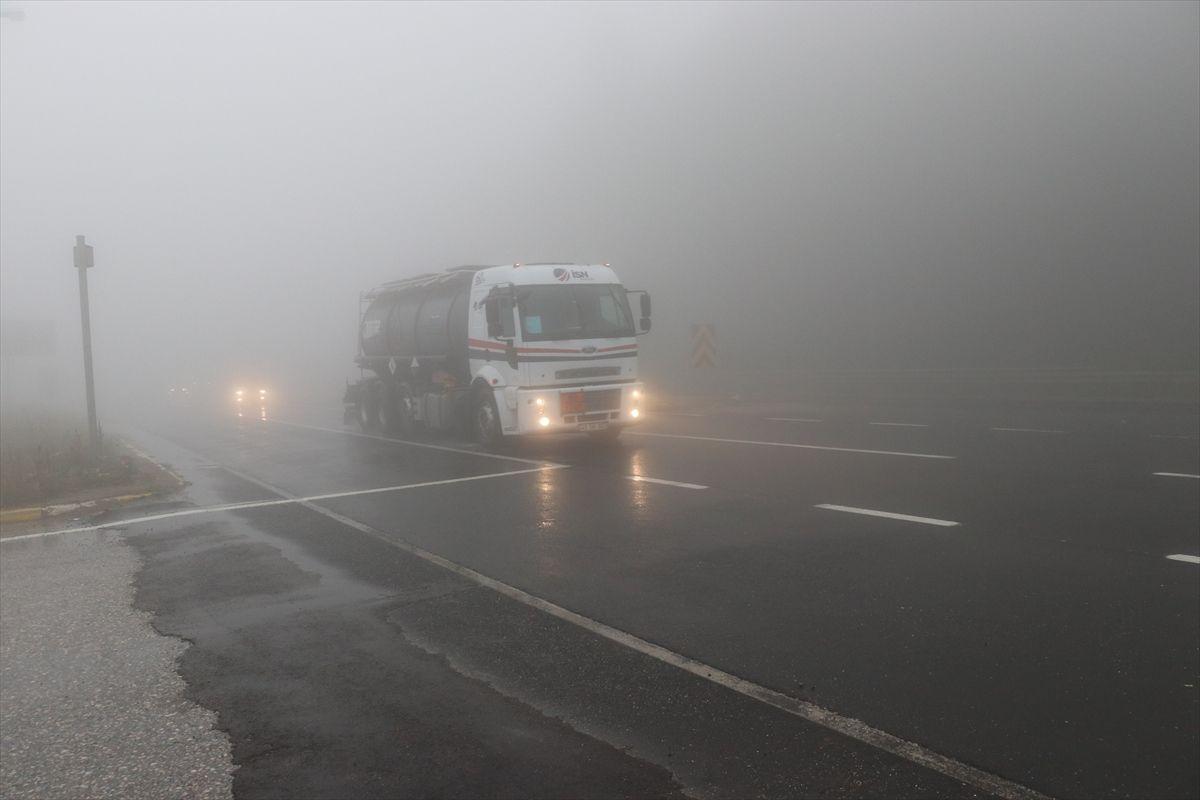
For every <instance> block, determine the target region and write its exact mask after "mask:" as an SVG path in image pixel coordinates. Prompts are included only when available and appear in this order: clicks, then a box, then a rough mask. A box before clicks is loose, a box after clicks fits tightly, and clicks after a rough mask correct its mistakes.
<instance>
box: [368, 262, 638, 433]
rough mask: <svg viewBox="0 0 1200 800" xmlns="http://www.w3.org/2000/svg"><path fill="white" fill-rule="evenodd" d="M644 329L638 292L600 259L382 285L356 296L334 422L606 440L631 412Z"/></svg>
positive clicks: (453, 272) (633, 417)
mask: <svg viewBox="0 0 1200 800" xmlns="http://www.w3.org/2000/svg"><path fill="white" fill-rule="evenodd" d="M631 297H632V298H635V299H636V300H637V303H636V307H637V310H638V312H639V314H638V317H637V319H635V318H634V314H633V312H632V309H631V306H630V298H631ZM649 330H650V296H649V294H647V293H646V292H644V291H628V290H626V289H625V287H623V286H622V285H621V282H620V280H619V279H618V278H617V275H616V273H615V272H613V270H612V269H610V268H609V267H608V266H601V265H577V264H524V265H522V264H511V265H504V266H491V267H479V266H468V267H455V268H453V269H449V270H447V271H445V272H440V273H431V274H426V275H420V276H417V277H415V278H409V279H406V280H400V281H393V282H391V283H385V284H383V285H382V286H380V287H378V288H377V289H373V290H372V291H370V292H366V293H364V294H363V295H362V297H361V303H360V319H359V353H358V357H357V359H356V363H357V364H358V366H359V368H360V370H361V377H360V378H359V379H358V380H356V381H354V382H351V383H348V384H347V386H346V395H345V399H344V402H345V409H346V421H347V422H348V423H353V422H357V424H358V425H359V426H361V428H362V429H363V430H364V431H371V432H376V431H382V432H385V433H388V434H391V435H395V436H400V437H406V436H410V435H412V434H413V433H414V432H415V431H416V430H417V429H418V428H419V427H424V428H426V429H428V430H438V431H441V430H454V429H458V430H461V431H464V432H466V433H468V434H469V435H471V436H472V437H474V438H475V439H476V440H478V441H479V442H480V443H482V444H484V445H486V446H494V445H496V444H498V443H499V442H500V441H501V440H502V439H503V438H504V437H506V436H521V435H526V434H548V433H565V432H575V431H581V432H585V433H588V434H591V435H592V436H594V437H597V438H607V439H615V438H616V437H617V436H618V435H620V432H621V430H622V429H623V428H625V427H627V426H629V425H634V424H637V423H638V421H639V420H640V419H641V416H642V413H643V404H642V399H643V398H642V394H643V391H642V384H641V383H640V382H639V380H638V372H637V356H638V344H637V338H636V337H637V335H639V334H642V333H646V332H648V331H649Z"/></svg>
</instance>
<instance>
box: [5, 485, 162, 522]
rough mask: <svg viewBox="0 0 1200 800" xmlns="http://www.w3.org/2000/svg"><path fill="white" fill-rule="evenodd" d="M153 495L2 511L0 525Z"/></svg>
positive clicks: (121, 496) (126, 501)
mask: <svg viewBox="0 0 1200 800" xmlns="http://www.w3.org/2000/svg"><path fill="white" fill-rule="evenodd" d="M152 494H154V492H139V493H138V494H119V495H114V496H113V497H99V498H96V499H95V500H85V501H83V502H82V503H62V504H59V505H49V506H39V507H37V508H11V509H9V510H7V511H0V524H10V523H16V522H32V521H33V520H35V519H46V518H47V517H56V516H58V515H59V514H67V513H69V512H72V511H79V510H80V509H89V508H96V507H97V506H98V505H100V504H101V503H129V502H132V501H134V500H141V499H142V498H143V497H149V496H151V495H152Z"/></svg>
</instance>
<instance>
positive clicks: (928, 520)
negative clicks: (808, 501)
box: [817, 503, 958, 528]
mask: <svg viewBox="0 0 1200 800" xmlns="http://www.w3.org/2000/svg"><path fill="white" fill-rule="evenodd" d="M817 508H825V509H828V510H830V511H845V512H846V513H848V514H863V515H865V516H868V517H884V518H885V519H898V520H903V521H904V522H920V523H921V524H923V525H939V526H941V527H943V528H952V527H954V526H956V525H958V523H957V522H954V521H953V520H948V519H933V518H932V517H914V516H911V515H909V514H894V513H892V512H891V511H875V510H874V509H870V508H855V507H854V506H835V505H833V504H831V503H819V504H818V505H817Z"/></svg>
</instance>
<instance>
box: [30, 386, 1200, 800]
mask: <svg viewBox="0 0 1200 800" xmlns="http://www.w3.org/2000/svg"><path fill="white" fill-rule="evenodd" d="M264 416H265V418H263V417H264ZM131 436H132V437H133V438H134V439H135V441H137V442H138V443H139V445H140V446H141V447H143V448H144V449H145V450H146V451H147V452H148V453H150V454H151V455H152V456H153V457H154V458H155V459H157V460H159V461H160V462H162V463H166V464H169V466H170V467H171V469H173V470H176V471H177V472H178V473H179V474H181V475H182V476H183V477H184V478H185V479H186V480H188V481H189V482H190V485H189V487H188V488H187V489H186V490H185V491H184V493H183V494H181V495H180V496H177V497H172V498H169V499H167V500H165V501H162V500H160V501H157V502H154V503H149V504H143V505H140V506H134V507H130V508H126V509H123V510H122V511H120V512H116V513H114V514H113V515H112V516H111V517H109V518H106V519H105V520H104V521H103V522H104V524H106V525H108V526H110V527H115V528H119V529H120V530H122V531H124V536H125V538H126V540H127V541H128V542H130V543H131V544H132V545H133V546H134V547H135V548H136V550H137V551H138V553H139V554H140V556H141V558H142V562H143V563H142V568H141V570H140V571H139V573H138V574H137V577H136V579H135V586H136V589H137V595H136V602H137V606H138V607H139V608H141V609H144V610H146V611H149V612H151V613H152V614H153V615H154V617H153V620H154V625H155V627H156V628H157V629H158V630H160V631H161V632H163V633H169V634H173V635H176V636H180V637H183V638H185V639H186V640H187V641H188V642H190V643H191V647H190V648H189V649H188V650H187V652H186V654H185V655H184V656H183V657H182V659H181V661H180V672H181V674H182V676H183V678H184V680H185V681H186V682H187V684H188V687H189V697H190V698H191V699H193V700H195V701H196V702H198V703H200V704H201V705H202V706H205V707H207V708H209V709H212V710H213V711H215V712H216V713H217V715H218V718H219V720H220V727H221V728H222V729H223V730H226V731H227V732H228V734H229V736H230V738H231V740H232V744H233V754H234V762H235V764H236V765H237V766H238V769H237V771H236V773H235V774H234V792H235V796H238V797H267V796H304V797H344V796H357V797H391V796H400V795H403V796H414V795H421V796H431V795H439V796H477V795H483V794H486V795H490V796H541V797H562V796H599V797H619V796H639V797H642V796H663V797H666V796H692V797H747V796H806V797H807V796H827V797H861V796H871V797H878V796H889V797H910V796H928V797H976V796H1005V797H1039V796H1050V797H1129V798H1144V797H1155V798H1167V797H1181V798H1182V797H1195V796H1196V795H1197V793H1198V792H1200V759H1198V756H1197V753H1200V689H1198V686H1200V563H1198V562H1200V559H1198V558H1197V557H1198V556H1200V419H1198V417H1197V415H1196V413H1195V409H1194V408H1193V409H1186V408H1185V409H1182V410H1179V409H1176V410H1171V409H1155V408H1137V407H1135V408H1124V407H1120V408H1099V407H1082V406H1080V407H1074V408H1072V407H1052V406H1044V407H1036V406H1028V405H1015V404H1009V405H993V406H987V405H974V406H967V405H964V404H962V403H958V404H953V405H951V404H938V403H935V402H928V403H908V404H904V405H898V404H893V405H884V404H880V405H876V406H872V405H870V404H865V403H858V404H853V405H845V406H837V405H829V406H824V407H822V406H818V405H806V404H798V403H796V404H788V403H773V404H766V403H758V404H749V403H747V404H742V405H736V406H735V405H729V406H721V407H716V406H713V407H702V406H701V407H695V408H687V409H683V410H680V411H678V412H676V413H668V412H660V413H652V414H650V415H649V418H648V419H647V421H646V422H645V423H644V425H643V426H642V427H641V428H639V429H638V430H636V431H631V432H628V433H627V434H626V435H625V436H624V437H623V438H622V439H621V440H620V442H619V443H617V444H610V445H604V444H598V443H594V442H591V441H590V440H587V439H584V438H559V439H552V440H541V441H534V442H530V443H526V444H522V445H514V446H507V447H505V448H503V449H502V450H500V451H498V452H483V451H481V450H479V449H478V448H476V447H475V446H474V445H472V444H469V443H464V442H458V441H455V440H452V439H444V438H432V437H430V438H423V439H419V440H417V441H413V442H402V441H398V440H393V439H389V438H388V437H382V436H369V435H364V434H361V433H359V432H357V431H356V430H355V429H353V428H349V427H344V426H343V425H342V423H341V413H340V409H339V408H337V407H336V405H335V406H333V407H322V406H319V405H316V406H310V405H294V406H288V405H286V404H283V405H279V406H275V405H272V407H270V408H268V409H266V411H265V414H260V413H258V412H257V411H255V412H254V413H248V414H247V415H246V416H244V417H240V418H239V417H237V416H234V415H232V414H229V413H227V412H222V413H199V412H195V411H186V410H176V411H175V412H173V413H170V414H164V415H163V416H161V417H158V418H155V419H153V420H149V421H148V422H147V424H146V425H145V426H142V428H141V429H139V430H138V431H134V432H132V433H131ZM230 506H233V507H230ZM60 530H65V532H59V531H51V532H49V533H50V535H46V534H43V533H38V534H32V535H31V536H30V538H28V539H26V540H24V543H23V544H22V543H18V542H15V541H14V542H11V543H7V544H6V552H7V549H8V548H17V547H45V546H49V545H48V543H49V542H50V541H51V540H52V539H54V538H55V537H63V536H88V535H91V534H90V532H89V531H88V530H74V529H69V528H68V529H60Z"/></svg>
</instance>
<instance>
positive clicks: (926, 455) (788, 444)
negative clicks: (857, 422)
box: [626, 431, 958, 459]
mask: <svg viewBox="0 0 1200 800" xmlns="http://www.w3.org/2000/svg"><path fill="white" fill-rule="evenodd" d="M626 433H627V434H629V435H630V436H658V437H660V438H663V439H695V440H696V441H699V442H724V443H726V444H753V445H759V446H760V447H795V448H799V449H801V450H829V451H832V452H835V453H866V454H867V455H874V456H906V457H908V458H938V459H955V458H958V456H939V455H933V454H930V453H899V452H895V451H892V450H862V449H859V448H856V447H826V446H824V445H819V444H794V443H792V442H756V441H751V440H748V439H718V438H716V437H713V436H689V435H686V434H682V433H652V432H650V431H626Z"/></svg>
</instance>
